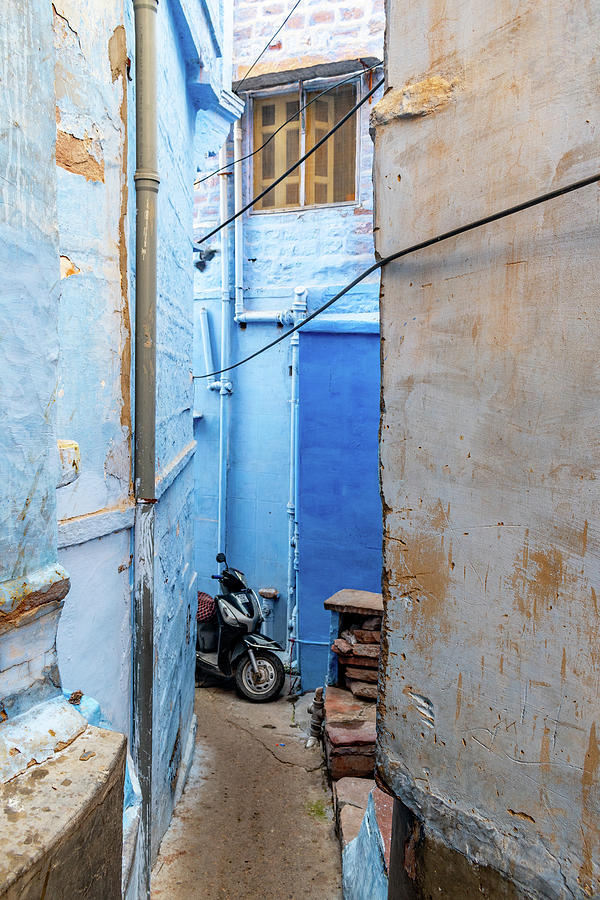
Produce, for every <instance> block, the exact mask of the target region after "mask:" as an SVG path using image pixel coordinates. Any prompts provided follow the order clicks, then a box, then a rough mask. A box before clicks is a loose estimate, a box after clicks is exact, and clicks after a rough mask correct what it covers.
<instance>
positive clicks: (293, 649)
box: [287, 287, 308, 672]
mask: <svg viewBox="0 0 600 900" xmlns="http://www.w3.org/2000/svg"><path fill="white" fill-rule="evenodd" d="M307 312H308V304H307V291H306V288H304V287H296V288H295V289H294V303H293V306H292V314H293V323H294V325H296V324H298V323H299V322H301V321H302V319H304V318H306V315H307ZM290 348H291V369H292V384H291V388H290V465H289V499H288V505H287V511H288V597H287V624H288V649H289V652H290V669H291V671H292V672H294V671H296V672H297V671H298V663H299V660H298V641H297V637H298V563H299V549H298V543H299V539H298V497H299V490H298V462H299V412H300V410H299V402H300V397H299V390H298V387H299V371H298V363H299V351H300V335H299V333H298V332H297V331H296V332H295V333H294V334H293V335H292V337H291V338H290ZM292 657H293V658H292Z"/></svg>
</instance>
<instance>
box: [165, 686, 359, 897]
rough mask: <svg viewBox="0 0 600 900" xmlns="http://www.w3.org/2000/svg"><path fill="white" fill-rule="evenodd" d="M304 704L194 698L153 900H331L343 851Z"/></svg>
mask: <svg viewBox="0 0 600 900" xmlns="http://www.w3.org/2000/svg"><path fill="white" fill-rule="evenodd" d="M310 699H311V695H310V694H305V695H304V696H302V697H300V698H299V700H298V702H296V703H292V702H290V701H289V700H288V699H287V685H286V690H284V693H283V694H282V696H281V697H280V699H279V700H277V701H276V702H275V703H269V704H264V705H263V704H249V703H248V702H246V701H244V700H241V699H240V698H239V697H237V695H236V694H235V692H234V691H233V690H232V689H228V688H227V687H226V686H220V685H219V686H215V687H206V688H202V687H200V688H197V689H196V700H195V713H196V716H197V719H198V730H197V733H196V748H195V754H194V762H193V765H192V768H191V771H190V776H189V779H188V783H187V786H186V788H185V792H184V794H183V797H182V798H181V800H180V801H179V804H178V805H177V807H176V808H175V812H174V815H173V819H172V822H171V825H170V827H169V829H168V830H167V833H166V834H165V836H164V838H163V840H162V843H161V848H160V853H159V855H158V859H157V861H156V864H155V866H154V872H153V878H152V897H153V900H154V898H156V900H191V898H195V897H198V898H199V897H202V898H203V900H217V898H218V900H235V898H241V897H248V898H250V897H251V898H253V900H262V898H265V900H266V898H278V900H301V898H317V897H318V898H319V900H338V898H340V897H341V896H342V894H341V861H340V845H339V842H338V840H337V837H336V835H335V828H334V823H333V809H332V803H331V792H330V790H329V787H328V784H327V780H326V770H325V768H324V764H323V756H322V750H321V746H320V744H318V745H317V746H316V747H313V748H310V749H306V741H307V737H308V729H309V714H308V712H307V708H308V706H309V703H310Z"/></svg>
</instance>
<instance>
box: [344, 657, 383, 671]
mask: <svg viewBox="0 0 600 900" xmlns="http://www.w3.org/2000/svg"><path fill="white" fill-rule="evenodd" d="M338 665H341V666H365V667H366V668H367V669H375V670H377V669H378V668H379V657H378V656H376V657H371V656H355V655H354V654H349V655H347V656H344V655H341V654H340V655H339V656H338Z"/></svg>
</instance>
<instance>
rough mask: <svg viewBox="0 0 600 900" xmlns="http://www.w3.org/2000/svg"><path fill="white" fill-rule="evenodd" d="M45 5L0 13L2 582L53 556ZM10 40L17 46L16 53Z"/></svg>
mask: <svg viewBox="0 0 600 900" xmlns="http://www.w3.org/2000/svg"><path fill="white" fill-rule="evenodd" d="M51 29H52V24H51V7H50V4H48V3H46V2H41V0H37V2H31V0H29V2H15V3H10V4H8V5H7V6H6V8H5V9H4V10H3V15H2V20H1V22H0V60H1V65H2V66H3V69H2V70H1V71H0V78H1V80H2V85H3V92H2V103H1V104H0V171H1V173H2V177H1V178H0V271H1V272H2V277H1V278H0V335H1V339H0V396H1V397H2V400H1V410H2V411H1V421H2V427H1V428H0V460H1V471H2V479H1V485H2V486H1V488H0V490H1V498H0V500H1V502H0V582H3V581H8V580H10V579H13V578H17V577H20V576H24V577H25V578H26V577H27V575H29V574H30V573H33V572H35V571H36V570H38V569H41V568H43V567H45V566H48V565H50V564H52V563H54V562H56V484H57V479H58V465H57V451H56V436H55V430H54V421H55V389H56V362H57V356H58V335H57V329H56V318H57V304H58V285H59V269H58V247H57V233H56V212H55V211H56V182H55V179H54V177H53V175H54V173H53V171H52V169H51V170H50V172H48V167H49V165H50V166H51V167H52V168H53V165H54V164H53V161H52V160H53V155H54V138H55V125H54V88H53V82H54V50H53V42H52V30H51ZM15 48H20V49H21V52H18V53H16V52H15Z"/></svg>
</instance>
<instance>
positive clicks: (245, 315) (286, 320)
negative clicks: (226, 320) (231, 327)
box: [235, 309, 294, 325]
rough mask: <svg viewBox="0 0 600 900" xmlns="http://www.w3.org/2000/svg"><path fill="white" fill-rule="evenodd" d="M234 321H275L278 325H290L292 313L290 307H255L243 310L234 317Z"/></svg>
mask: <svg viewBox="0 0 600 900" xmlns="http://www.w3.org/2000/svg"><path fill="white" fill-rule="evenodd" d="M235 321H236V322H276V323H277V324H278V325H291V324H292V322H293V321H294V314H293V311H292V310H291V309H283V310H282V309H257V310H252V311H250V310H244V312H241V313H239V315H236V317H235Z"/></svg>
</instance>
